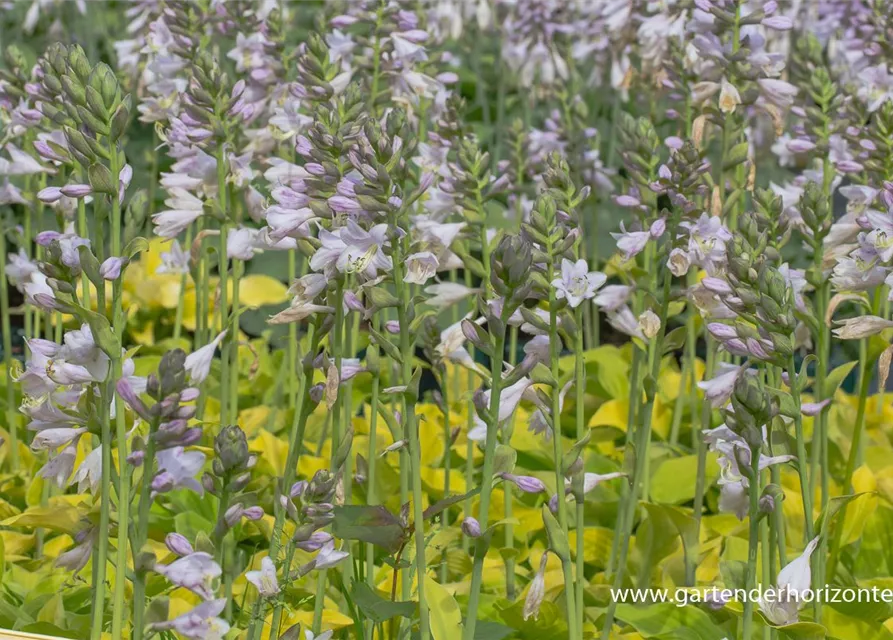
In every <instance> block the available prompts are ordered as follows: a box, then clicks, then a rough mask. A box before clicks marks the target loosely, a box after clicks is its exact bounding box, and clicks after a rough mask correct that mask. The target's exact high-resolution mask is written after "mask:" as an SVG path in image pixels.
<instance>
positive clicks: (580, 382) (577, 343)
mask: <svg viewBox="0 0 893 640" xmlns="http://www.w3.org/2000/svg"><path fill="white" fill-rule="evenodd" d="M582 309H583V306H582V305H580V306H578V307H577V308H576V309H575V310H574V319H575V320H576V323H577V332H576V334H575V335H574V389H576V401H575V405H576V407H575V408H576V416H575V417H576V423H577V433H576V438H577V441H578V442H579V441H580V440H582V439H583V437H584V435H585V434H586V428H587V427H586V422H585V414H584V409H585V406H584V397H585V394H586V376H585V369H584V364H585V363H584V359H585V355H584V346H583V330H584V324H583V313H582ZM555 437H556V438H557V437H558V434H557V433H556V434H555ZM582 455H583V454H581V456H582ZM583 463H584V464H583V469H581V470H580V471H579V472H578V473H577V474H576V477H575V478H574V501H575V505H576V508H577V514H576V530H577V558H576V561H577V567H576V572H577V576H576V577H577V580H576V583H575V587H576V603H575V604H576V612H577V629H578V631H579V632H580V633H581V634H582V631H583V621H584V618H585V611H584V608H583V595H584V591H585V580H584V577H585V574H586V559H585V546H586V545H585V541H584V538H585V533H586V503H585V501H584V493H583V480H584V472H585V471H586V468H585V467H586V464H585V463H586V460H585V458H584V459H583ZM557 491H558V495H559V496H560V495H561V491H562V487H558V489H557Z"/></svg>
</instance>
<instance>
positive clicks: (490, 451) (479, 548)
mask: <svg viewBox="0 0 893 640" xmlns="http://www.w3.org/2000/svg"><path fill="white" fill-rule="evenodd" d="M504 315H505V314H504V313H503V316H504ZM503 320H504V318H503ZM504 351H505V332H504V331H503V332H500V333H498V334H497V335H496V350H495V351H494V352H493V353H494V357H493V359H492V361H491V365H490V373H491V375H492V386H491V387H490V407H489V408H488V415H487V441H486V445H485V448H484V466H483V469H482V471H481V501H480V507H479V509H478V522H479V523H480V525H481V531H486V530H487V525H488V522H489V516H490V495H491V493H492V491H493V458H494V457H495V454H496V442H497V439H498V438H497V429H498V428H499V425H498V422H497V421H498V416H499V397H500V395H501V394H502V354H503V352H504ZM469 460H471V454H469ZM489 547H490V545H489V538H488V537H487V536H486V535H482V536H480V537H479V538H477V539H476V540H475V547H474V564H473V566H472V570H471V590H470V591H469V596H468V613H467V616H466V618H465V633H464V635H463V636H462V637H463V639H464V640H473V639H474V630H475V626H476V625H477V611H478V604H479V600H480V595H481V582H482V580H483V569H484V557H485V556H486V555H487V550H488V549H489Z"/></svg>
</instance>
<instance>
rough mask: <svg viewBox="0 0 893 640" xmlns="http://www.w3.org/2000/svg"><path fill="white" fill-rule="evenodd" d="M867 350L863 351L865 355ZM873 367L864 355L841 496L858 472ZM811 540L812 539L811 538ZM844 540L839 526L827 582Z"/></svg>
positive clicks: (840, 517) (843, 512)
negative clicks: (854, 474)
mask: <svg viewBox="0 0 893 640" xmlns="http://www.w3.org/2000/svg"><path fill="white" fill-rule="evenodd" d="M864 353H865V350H863V354H864ZM871 378H872V376H871V367H870V365H869V363H868V358H867V357H866V356H865V355H863V357H862V359H861V362H860V367H859V404H858V405H857V408H856V423H855V425H853V442H852V444H851V445H850V452H849V454H848V455H847V460H846V469H845V471H844V474H843V484H842V485H841V495H847V494H848V493H850V492H851V491H852V490H853V473H855V471H856V460H857V459H858V457H859V449H860V448H861V446H862V435H863V432H864V431H865V409H866V407H867V405H868V390H869V388H870V387H871ZM846 508H847V505H846V503H844V505H843V506H842V507H841V508H840V512H839V513H838V514H837V521H838V522H839V523H842V522H844V519H845V518H846ZM810 539H811V538H810ZM842 539H843V526H842V525H838V526H837V527H836V529H835V530H834V539H833V541H832V543H831V553H830V559H829V560H828V574H827V576H826V578H825V582H831V581H832V580H834V574H835V571H836V570H837V561H838V559H839V557H840V547H841V544H842Z"/></svg>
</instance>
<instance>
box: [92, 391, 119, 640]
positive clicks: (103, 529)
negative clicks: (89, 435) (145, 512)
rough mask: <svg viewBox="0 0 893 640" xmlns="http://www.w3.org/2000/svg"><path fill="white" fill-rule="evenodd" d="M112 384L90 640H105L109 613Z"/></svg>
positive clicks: (105, 413)
mask: <svg viewBox="0 0 893 640" xmlns="http://www.w3.org/2000/svg"><path fill="white" fill-rule="evenodd" d="M112 398H113V396H112V383H111V381H107V382H105V383H104V384H103V387H102V395H101V398H100V402H101V403H102V406H101V407H100V408H99V411H100V419H99V420H100V427H101V430H102V433H101V440H102V444H101V445H100V446H101V447H102V481H101V485H100V491H101V494H100V495H101V497H100V505H99V542H98V546H97V549H96V555H95V556H94V558H93V562H95V563H96V564H97V566H96V581H95V583H94V584H93V617H92V623H91V625H90V639H91V640H100V638H102V626H103V625H102V619H103V614H104V613H105V574H106V565H107V563H108V552H109V538H110V536H109V527H110V524H111V523H110V514H109V509H110V506H111V493H112V426H111V418H110V416H109V407H110V406H111V403H112Z"/></svg>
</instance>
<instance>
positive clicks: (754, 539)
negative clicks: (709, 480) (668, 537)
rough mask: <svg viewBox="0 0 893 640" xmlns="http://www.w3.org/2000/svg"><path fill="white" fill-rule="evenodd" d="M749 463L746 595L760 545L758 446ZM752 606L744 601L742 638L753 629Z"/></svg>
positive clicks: (753, 585) (754, 578) (754, 575)
mask: <svg viewBox="0 0 893 640" xmlns="http://www.w3.org/2000/svg"><path fill="white" fill-rule="evenodd" d="M750 461H751V462H750V466H751V478H750V487H748V496H749V498H750V508H749V513H750V523H749V524H750V527H749V529H750V531H749V535H748V545H747V572H746V573H745V576H744V581H745V582H744V583H745V585H746V587H747V591H748V593H750V592H751V590H753V589H754V588H756V582H757V550H758V545H759V543H760V513H759V511H760V447H759V446H758V445H757V446H752V447H751V449H750ZM753 605H754V601H753V599H752V598H747V599H746V600H745V601H744V622H743V629H742V633H741V637H742V638H750V637H751V628H752V627H753Z"/></svg>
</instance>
